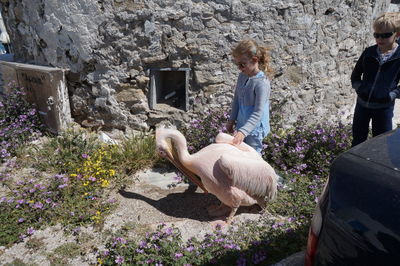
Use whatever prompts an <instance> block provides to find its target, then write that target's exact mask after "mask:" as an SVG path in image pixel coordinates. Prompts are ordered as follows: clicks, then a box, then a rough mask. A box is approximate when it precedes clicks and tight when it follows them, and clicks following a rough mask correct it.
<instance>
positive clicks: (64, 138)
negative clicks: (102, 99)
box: [25, 127, 101, 173]
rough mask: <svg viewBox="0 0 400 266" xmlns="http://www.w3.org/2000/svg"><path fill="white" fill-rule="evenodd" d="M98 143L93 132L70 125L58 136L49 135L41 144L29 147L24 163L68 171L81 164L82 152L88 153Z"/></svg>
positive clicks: (44, 169)
mask: <svg viewBox="0 0 400 266" xmlns="http://www.w3.org/2000/svg"><path fill="white" fill-rule="evenodd" d="M100 145H101V143H100V142H99V140H98V138H97V136H96V135H95V134H93V133H90V132H88V131H86V130H84V129H79V128H74V127H71V128H69V129H67V130H65V131H63V132H62V133H61V134H60V135H59V136H54V137H49V138H48V139H47V140H45V141H44V143H43V144H42V145H38V146H35V147H33V148H32V149H30V150H29V151H28V152H27V154H28V156H26V158H25V159H27V160H28V162H26V163H25V164H31V165H32V166H33V167H34V168H36V169H38V170H40V171H50V172H53V173H68V172H69V171H71V169H75V168H76V167H77V166H78V165H80V164H82V162H83V161H84V157H82V155H83V154H90V153H91V152H93V151H95V150H96V149H98V148H99V147H100Z"/></svg>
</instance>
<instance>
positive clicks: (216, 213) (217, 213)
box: [207, 202, 229, 217]
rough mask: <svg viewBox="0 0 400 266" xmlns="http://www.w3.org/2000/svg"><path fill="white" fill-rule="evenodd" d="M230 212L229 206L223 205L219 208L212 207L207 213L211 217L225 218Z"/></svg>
mask: <svg viewBox="0 0 400 266" xmlns="http://www.w3.org/2000/svg"><path fill="white" fill-rule="evenodd" d="M228 211H229V209H228V206H226V205H225V204H223V203H222V202H221V204H220V205H219V206H215V205H211V206H209V207H208V208H207V212H208V214H209V215H210V216H213V217H216V216H223V215H225V214H226V213H227V212H228Z"/></svg>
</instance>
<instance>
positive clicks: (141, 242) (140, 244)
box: [139, 240, 147, 248]
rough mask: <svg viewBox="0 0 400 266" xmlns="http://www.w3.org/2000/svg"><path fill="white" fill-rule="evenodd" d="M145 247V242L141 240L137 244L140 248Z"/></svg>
mask: <svg viewBox="0 0 400 266" xmlns="http://www.w3.org/2000/svg"><path fill="white" fill-rule="evenodd" d="M146 246H147V243H146V241H143V240H142V241H140V242H139V247H140V248H145V247H146Z"/></svg>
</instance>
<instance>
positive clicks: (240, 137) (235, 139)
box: [232, 131, 245, 145]
mask: <svg viewBox="0 0 400 266" xmlns="http://www.w3.org/2000/svg"><path fill="white" fill-rule="evenodd" d="M244 138H245V136H244V134H243V133H242V132H240V131H236V133H235V135H233V140H232V143H233V145H240V144H241V143H242V142H243V140H244Z"/></svg>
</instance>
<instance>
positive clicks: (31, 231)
mask: <svg viewBox="0 0 400 266" xmlns="http://www.w3.org/2000/svg"><path fill="white" fill-rule="evenodd" d="M26 233H27V234H28V235H33V233H35V230H34V229H33V228H32V227H29V228H28V229H27V230H26Z"/></svg>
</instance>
